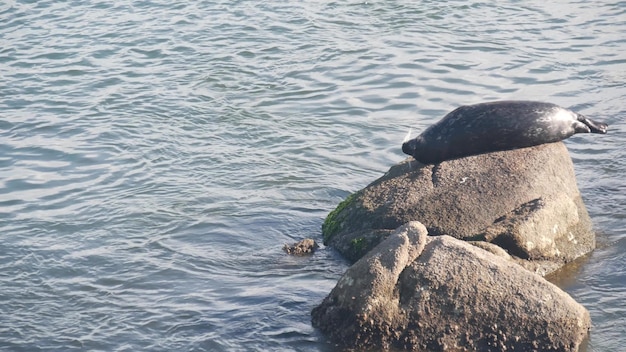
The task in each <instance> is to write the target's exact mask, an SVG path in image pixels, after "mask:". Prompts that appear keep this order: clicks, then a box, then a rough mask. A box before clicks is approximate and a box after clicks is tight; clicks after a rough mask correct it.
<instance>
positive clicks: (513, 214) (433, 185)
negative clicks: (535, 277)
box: [322, 142, 595, 275]
mask: <svg viewBox="0 0 626 352" xmlns="http://www.w3.org/2000/svg"><path fill="white" fill-rule="evenodd" d="M409 221H420V222H422V223H423V224H424V225H425V226H426V228H427V229H428V232H429V234H430V235H449V236H452V237H454V238H457V239H462V240H468V241H486V242H490V243H492V244H496V245H498V246H500V247H501V248H503V249H504V250H506V251H507V252H508V253H509V254H510V255H512V256H513V257H514V258H516V259H517V260H518V263H519V264H522V265H523V266H525V267H526V268H527V269H529V270H532V271H536V272H537V273H540V274H542V275H545V274H547V273H549V272H552V271H554V270H556V269H558V268H559V267H560V266H562V265H563V264H564V263H567V262H570V261H572V260H574V259H576V258H578V257H580V256H582V255H584V254H586V253H588V252H590V251H591V250H593V248H594V247H595V234H594V233H593V232H592V229H591V221H590V219H589V215H588V214H587V210H586V209H585V206H584V204H583V202H582V198H581V196H580V192H579V191H578V187H577V185H576V177H575V175H574V168H573V164H572V160H571V158H570V156H569V153H568V151H567V149H566V147H565V145H564V144H563V143H562V142H557V143H550V144H543V145H539V146H535V147H530V148H522V149H516V150H509V151H502V152H493V153H487V154H481V155H476V156H470V157H465V158H460V159H455V160H448V161H444V162H441V163H439V164H434V165H424V164H421V163H419V162H417V161H415V160H414V159H412V158H409V159H407V160H405V161H403V162H401V163H399V164H397V165H395V166H393V167H391V169H390V170H389V171H388V172H387V173H386V174H385V175H384V176H382V177H381V178H379V179H378V180H376V181H374V182H373V183H371V184H370V185H368V186H367V187H365V188H364V189H362V190H360V191H358V192H356V193H354V194H352V195H351V196H349V197H348V198H347V199H346V200H345V201H344V202H342V203H341V204H340V205H339V206H338V207H337V208H336V209H335V210H334V211H332V212H331V213H330V214H329V215H328V217H327V218H326V221H325V222H324V225H323V226H322V232H323V235H324V243H325V244H327V245H329V246H331V247H334V248H336V249H337V250H338V251H339V252H340V253H342V254H343V255H344V256H345V257H347V258H348V259H350V260H351V261H353V262H354V261H356V260H358V259H359V258H360V257H361V256H363V255H364V254H365V253H367V251H369V250H370V249H372V248H374V247H375V246H376V245H377V244H378V243H379V242H380V241H381V240H382V239H384V238H385V237H386V236H388V235H389V234H390V233H391V232H393V230H394V229H395V228H397V227H398V226H400V225H402V224H405V223H407V222H409Z"/></svg>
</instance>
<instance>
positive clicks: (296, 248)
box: [283, 238, 319, 256]
mask: <svg viewBox="0 0 626 352" xmlns="http://www.w3.org/2000/svg"><path fill="white" fill-rule="evenodd" d="M318 248H319V245H318V244H317V242H315V240H313V239H310V238H305V239H303V240H301V241H299V242H296V243H294V244H292V245H288V244H285V245H284V246H283V250H284V251H285V252H287V254H291V255H300V256H302V255H307V254H313V252H315V251H316V250H317V249H318Z"/></svg>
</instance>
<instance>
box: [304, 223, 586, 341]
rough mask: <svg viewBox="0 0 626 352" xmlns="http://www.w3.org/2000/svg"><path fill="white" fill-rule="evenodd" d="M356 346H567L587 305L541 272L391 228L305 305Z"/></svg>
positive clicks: (331, 332) (412, 226) (579, 336)
mask: <svg viewBox="0 0 626 352" xmlns="http://www.w3.org/2000/svg"><path fill="white" fill-rule="evenodd" d="M312 321H313V325H314V326H315V327H317V328H319V329H320V330H322V331H323V332H325V333H326V334H327V335H328V336H329V337H330V338H331V339H332V340H333V341H334V342H336V343H338V344H340V345H342V346H344V347H347V348H355V349H374V350H379V349H384V350H386V349H390V348H391V349H406V350H415V351H446V350H453V351H504V350H506V351H529V350H542V351H576V350H577V349H578V347H579V346H580V344H581V342H582V341H583V339H584V338H585V337H586V336H587V334H588V330H589V328H590V318H589V313H588V312H587V310H586V309H585V308H584V307H582V306H581V305H580V304H578V303H576V302H575V301H574V300H573V299H572V298H571V297H570V296H569V295H568V294H567V293H565V292H563V291H561V290H560V289H559V288H558V287H556V286H554V285H553V284H551V283H549V282H548V281H546V280H545V279H543V278H542V277H541V276H539V275H537V274H534V273H531V272H530V271H528V270H525V269H524V268H522V267H520V266H519V265H516V264H515V263H514V262H512V261H510V260H507V259H506V258H505V257H502V256H499V255H495V254H492V253H490V252H487V251H485V250H483V249H481V248H478V247H475V246H472V245H471V244H469V243H467V242H465V241H461V240H457V239H455V238H452V237H450V236H438V237H427V236H426V229H425V227H424V226H423V225H421V224H420V223H418V222H411V223H409V224H406V225H404V226H402V227H400V228H399V229H398V230H396V231H395V232H394V233H393V234H392V235H390V236H389V237H388V238H387V239H386V240H384V241H383V242H381V243H380V245H378V246H377V247H375V248H374V249H373V250H372V251H370V252H369V253H367V254H366V255H365V256H364V257H363V258H361V259H360V260H359V261H357V262H356V263H355V264H354V265H352V266H351V267H350V268H349V269H348V270H347V271H346V273H345V274H344V275H343V277H342V278H341V279H340V280H339V282H338V283H337V285H336V286H335V288H334V289H333V290H332V291H331V293H330V294H329V295H328V296H327V297H326V298H325V299H324V301H323V302H322V303H321V304H320V305H319V306H317V307H316V308H314V309H313V311H312Z"/></svg>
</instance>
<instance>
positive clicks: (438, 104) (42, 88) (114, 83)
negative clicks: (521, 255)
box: [0, 0, 626, 351]
mask: <svg viewBox="0 0 626 352" xmlns="http://www.w3.org/2000/svg"><path fill="white" fill-rule="evenodd" d="M625 38H626V2H624V1H621V2H619V1H614V2H610V1H567V0H557V1H553V2H545V1H535V0H532V1H524V2H520V1H475V2H466V1H420V2H414V1H401V0H390V1H382V0H381V1H348V0H345V1H307V2H304V1H292V2H283V1H265V2H257V1H243V0H240V1H184V0H171V1H159V0H141V1H130V0H129V1H45V0H44V1H33V0H28V1H26V0H4V1H3V2H0V44H1V45H0V82H1V83H0V249H1V250H0V350H3V351H5V350H6V351H72V350H76V351H140V350H146V351H148V350H149V351H267V350H273V351H280V350H284V351H333V350H334V346H333V345H332V344H331V343H328V342H327V341H326V339H325V338H324V336H322V335H321V334H320V333H319V332H318V331H316V330H315V329H313V328H312V327H311V324H310V310H311V309H312V308H313V307H314V306H316V305H317V304H319V302H320V301H321V300H322V299H323V298H324V297H325V296H326V294H327V293H328V292H329V291H330V290H331V289H332V287H334V285H335V283H336V281H337V279H338V278H339V277H340V276H341V274H342V273H343V272H344V271H345V269H346V268H347V263H346V262H345V261H344V260H343V259H342V258H341V257H339V256H338V255H337V254H336V253H335V252H334V251H333V250H331V249H329V248H322V249H321V250H320V251H319V252H317V253H316V254H315V255H313V256H311V257H304V258H298V257H290V256H287V255H285V254H284V253H283V252H282V250H281V248H282V246H283V244H285V243H292V242H295V241H298V240H300V239H302V238H305V237H311V238H314V239H316V240H318V241H321V232H320V226H321V224H322V222H323V219H324V217H325V216H326V214H327V213H328V212H329V211H330V210H332V209H333V208H334V207H335V206H336V205H337V203H339V202H340V201H341V200H342V199H343V198H344V197H345V196H347V195H348V194H350V193H351V192H353V191H356V190H358V189H360V188H362V187H364V186H366V185H367V184H368V183H369V182H371V181H373V180H374V179H376V178H378V177H379V176H381V175H382V174H383V173H384V172H385V171H386V170H387V169H388V168H389V167H390V166H391V165H393V164H395V163H397V162H399V161H400V160H402V159H404V155H403V154H402V152H401V150H400V144H401V142H402V139H403V138H404V136H405V135H406V134H407V131H409V129H412V131H413V133H414V135H415V134H417V133H419V131H421V130H422V129H424V128H425V127H426V126H428V125H430V124H432V123H433V122H435V121H437V120H438V119H440V118H441V117H442V116H443V115H444V114H445V113H446V112H448V111H450V110H452V109H454V108H456V107H457V106H459V105H462V104H467V103H477V102H482V101H488V100H499V99H529V100H542V101H549V102H553V103H557V104H559V105H562V106H565V107H570V108H572V109H574V110H576V111H578V112H580V113H583V114H585V115H588V116H589V117H591V118H593V119H597V120H599V121H603V122H606V123H608V124H609V126H610V127H609V128H610V130H609V134H607V135H585V136H575V137H572V138H570V139H569V140H568V141H567V142H566V144H567V146H568V149H569V150H570V153H571V156H572V158H573V160H574V164H575V168H576V173H577V180H578V184H579V188H580V190H581V193H582V195H583V198H584V200H585V203H586V205H587V208H588V210H589V213H590V215H591V218H592V220H593V223H594V227H595V229H596V231H597V234H598V248H597V249H596V250H595V251H594V252H593V253H592V254H591V255H589V256H587V257H586V258H584V259H583V260H580V261H578V262H577V263H575V264H574V265H571V266H569V267H568V268H566V270H563V272H562V273H561V274H559V275H558V276H557V277H555V278H554V279H553V280H554V281H555V282H556V283H557V284H559V285H560V286H561V287H562V288H563V289H564V290H566V291H567V292H568V293H570V294H571V295H572V296H573V297H574V298H575V299H576V300H577V301H579V302H580V303H582V304H583V305H584V306H585V307H586V308H587V309H588V310H589V312H590V313H591V317H592V321H593V328H592V331H591V333H590V338H589V342H588V344H587V346H586V347H585V350H587V351H617V350H620V349H622V348H623V346H625V345H626V303H625V302H626V215H625V214H626V179H624V177H623V175H624V174H625V173H626V156H625V152H624V145H625V143H626V125H625V123H624V116H626V107H625V105H624V104H625V102H626V83H625V82H626V39H625Z"/></svg>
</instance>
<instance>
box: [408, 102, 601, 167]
mask: <svg viewBox="0 0 626 352" xmlns="http://www.w3.org/2000/svg"><path fill="white" fill-rule="evenodd" d="M607 128H608V126H607V125H606V124H604V123H601V122H596V121H593V120H591V119H589V118H587V117H585V116H583V115H581V114H578V113H575V112H573V111H571V110H568V109H565V108H562V107H560V106H558V105H555V104H552V103H544V102H536V101H494V102H488V103H481V104H475V105H465V106H461V107H459V108H457V109H456V110H454V111H452V112H450V113H449V114H447V115H446V116H444V117H443V119H441V120H440V121H439V122H437V123H436V124H434V125H432V126H430V127H428V128H427V129H426V130H424V132H422V134H420V135H419V136H417V137H416V138H414V139H411V140H408V141H405V142H404V143H403V144H402V151H403V152H404V153H405V154H409V155H411V156H413V157H414V158H415V159H416V160H417V161H419V162H422V163H424V164H434V163H438V162H441V161H445V160H450V159H456V158H461V157H464V156H470V155H477V154H483V153H488V152H495V151H501V150H510V149H517V148H525V147H532V146H535V145H540V144H544V143H552V142H558V141H562V140H564V139H566V138H568V137H571V136H572V135H574V134H576V133H601V134H606V132H607Z"/></svg>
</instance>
